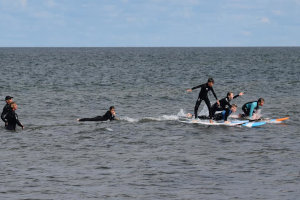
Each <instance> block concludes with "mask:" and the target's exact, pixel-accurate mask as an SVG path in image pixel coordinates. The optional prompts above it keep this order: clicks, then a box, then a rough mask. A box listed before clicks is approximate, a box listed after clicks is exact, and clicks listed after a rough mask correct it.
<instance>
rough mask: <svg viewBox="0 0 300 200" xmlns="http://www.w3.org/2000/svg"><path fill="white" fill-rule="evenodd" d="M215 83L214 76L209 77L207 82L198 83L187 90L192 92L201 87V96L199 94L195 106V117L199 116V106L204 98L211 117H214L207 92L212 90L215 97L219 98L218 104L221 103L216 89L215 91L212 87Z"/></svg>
mask: <svg viewBox="0 0 300 200" xmlns="http://www.w3.org/2000/svg"><path fill="white" fill-rule="evenodd" d="M213 85H214V79H213V78H209V79H208V80H207V83H204V84H201V85H198V86H196V87H193V88H191V89H188V90H187V91H188V92H191V91H192V90H194V89H197V88H201V90H200V93H199V96H198V99H197V101H196V105H195V108H194V114H195V119H197V118H198V108H199V106H200V104H201V101H202V100H204V102H205V103H206V105H207V108H208V111H209V118H210V119H212V117H213V115H212V113H211V105H210V101H209V99H208V95H207V93H208V92H209V91H212V93H213V95H214V96H215V98H216V100H217V104H220V102H219V100H218V98H217V95H216V93H215V91H214V89H213V87H212V86H213Z"/></svg>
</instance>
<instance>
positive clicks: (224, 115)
mask: <svg viewBox="0 0 300 200" xmlns="http://www.w3.org/2000/svg"><path fill="white" fill-rule="evenodd" d="M236 109H237V105H236V104H232V105H231V107H230V108H228V107H227V108H226V109H224V110H223V111H222V112H220V113H217V114H215V115H214V116H213V119H214V120H215V121H221V120H224V123H229V121H228V117H229V115H231V113H234V112H236ZM187 117H188V118H191V117H192V114H191V113H188V114H187ZM198 118H199V119H210V117H207V116H204V115H203V116H199V117H198ZM211 123H212V122H211Z"/></svg>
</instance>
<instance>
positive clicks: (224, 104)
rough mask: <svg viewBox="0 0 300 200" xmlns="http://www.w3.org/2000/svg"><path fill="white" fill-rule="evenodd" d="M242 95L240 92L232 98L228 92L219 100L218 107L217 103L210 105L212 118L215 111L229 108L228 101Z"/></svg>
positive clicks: (231, 94)
mask: <svg viewBox="0 0 300 200" xmlns="http://www.w3.org/2000/svg"><path fill="white" fill-rule="evenodd" d="M243 95H244V93H243V92H240V93H239V94H238V95H235V96H233V92H228V93H227V96H226V97H225V98H223V99H221V100H220V105H219V104H217V103H215V104H213V105H212V107H211V114H212V116H214V115H215V113H216V111H223V110H225V109H226V108H230V107H231V104H230V101H231V100H232V99H235V98H237V97H239V96H243Z"/></svg>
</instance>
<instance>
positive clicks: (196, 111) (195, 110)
mask: <svg viewBox="0 0 300 200" xmlns="http://www.w3.org/2000/svg"><path fill="white" fill-rule="evenodd" d="M201 101H202V99H200V98H198V99H197V101H196V105H195V108H194V114H195V119H197V118H198V108H199V106H200V104H201Z"/></svg>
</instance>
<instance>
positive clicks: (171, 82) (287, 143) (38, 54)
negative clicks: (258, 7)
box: [0, 47, 300, 200]
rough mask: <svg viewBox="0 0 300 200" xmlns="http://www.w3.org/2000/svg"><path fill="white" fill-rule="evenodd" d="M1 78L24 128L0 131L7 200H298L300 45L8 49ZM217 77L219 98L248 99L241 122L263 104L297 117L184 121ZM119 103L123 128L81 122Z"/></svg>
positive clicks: (268, 111) (276, 113) (0, 87)
mask: <svg viewBox="0 0 300 200" xmlns="http://www.w3.org/2000/svg"><path fill="white" fill-rule="evenodd" d="M0 69H1V76H0V83H1V84H0V95H1V96H0V98H1V99H2V100H3V101H2V106H4V105H5V102H4V98H5V96H7V95H11V96H13V97H14V101H16V102H17V104H18V106H19V109H18V110H17V111H16V112H17V113H18V115H19V119H20V121H21V122H22V123H23V124H24V126H25V129H24V130H21V129H20V127H18V129H17V131H16V132H10V131H7V130H5V129H4V123H2V124H1V129H0V133H1V134H0V138H1V140H0V141H1V142H0V169H1V170H0V199H10V200H11V199H16V200H17V199H18V200H20V199H78V200H79V199H130V200H131V199H143V200H148V199H151V200H152V199H153V200H156V199H172V200H174V199H177V200H185V199H186V200H187V199H205V200H209V199H251V200H252V199H272V200H285V199H286V200H287V199H299V196H300V190H299V186H300V167H299V166H300V129H299V125H300V122H299V119H300V115H299V111H300V110H299V108H300V89H299V87H300V48H299V47H295V48H292V47H291V48H283V47H282V48H281V47H278V48H267V47H266V48H0ZM208 77H213V78H214V79H215V85H214V90H215V92H216V94H217V96H218V98H219V99H221V98H223V97H225V96H226V93H227V92H228V91H232V92H234V94H237V93H239V92H245V95H244V96H242V97H239V98H237V99H234V100H233V101H232V103H236V104H238V106H239V108H238V113H241V106H242V105H243V104H244V103H246V102H249V101H254V100H257V99H258V98H259V97H263V98H264V99H265V105H264V106H263V110H262V114H263V116H264V117H268V118H280V117H285V116H289V117H290V119H289V120H288V121H286V123H283V124H266V125H264V126H261V127H259V128H245V127H224V126H207V125H199V124H186V123H182V122H180V120H179V119H180V117H181V116H182V115H184V114H186V113H188V112H191V113H193V108H194V105H195V102H196V99H197V96H198V93H199V89H198V90H194V91H193V92H191V93H187V92H186V89H188V88H191V87H193V86H197V85H199V84H202V83H205V82H206V81H207V78H208ZM209 98H210V100H211V102H212V103H214V102H215V99H214V97H213V95H209ZM111 105H114V106H115V107H116V112H117V115H118V117H120V118H121V120H120V121H112V122H85V123H83V122H77V121H76V119H77V118H81V117H94V116H98V115H103V114H104V113H105V112H106V111H107V110H108V108H109V107H110V106H111ZM199 112H201V113H202V114H207V110H206V106H204V102H203V103H202V104H201V106H200V109H199Z"/></svg>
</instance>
